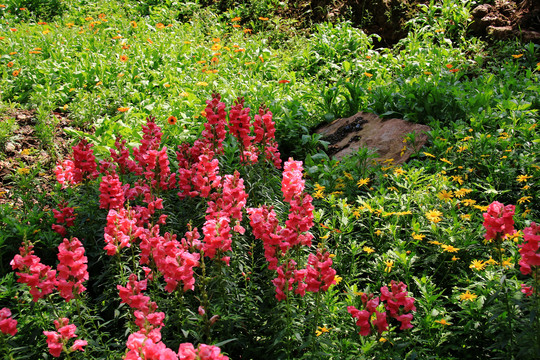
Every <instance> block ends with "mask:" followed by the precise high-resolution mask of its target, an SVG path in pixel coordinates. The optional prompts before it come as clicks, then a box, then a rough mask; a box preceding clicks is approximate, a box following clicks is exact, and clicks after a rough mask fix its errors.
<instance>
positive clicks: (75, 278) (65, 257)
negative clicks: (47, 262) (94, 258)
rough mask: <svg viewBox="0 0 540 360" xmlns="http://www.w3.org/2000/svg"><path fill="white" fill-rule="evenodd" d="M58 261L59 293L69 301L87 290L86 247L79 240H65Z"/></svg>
mask: <svg viewBox="0 0 540 360" xmlns="http://www.w3.org/2000/svg"><path fill="white" fill-rule="evenodd" d="M58 260H59V261H60V263H59V264H58V266H57V270H58V273H57V276H56V279H57V287H58V291H60V296H62V297H63V298H64V299H65V300H66V301H69V300H71V299H73V298H74V297H75V295H76V294H80V293H82V292H83V291H84V290H86V288H85V287H84V285H83V282H85V281H86V280H88V266H87V263H88V259H87V258H86V256H84V247H83V246H82V243H81V242H80V241H79V239H77V238H75V237H74V238H72V239H71V240H68V239H64V240H63V242H62V243H61V244H60V245H59V246H58Z"/></svg>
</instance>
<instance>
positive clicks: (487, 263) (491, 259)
mask: <svg viewBox="0 0 540 360" xmlns="http://www.w3.org/2000/svg"><path fill="white" fill-rule="evenodd" d="M484 264H486V265H497V262H496V261H495V260H493V258H492V257H491V256H490V257H489V260H486V262H485V263H484Z"/></svg>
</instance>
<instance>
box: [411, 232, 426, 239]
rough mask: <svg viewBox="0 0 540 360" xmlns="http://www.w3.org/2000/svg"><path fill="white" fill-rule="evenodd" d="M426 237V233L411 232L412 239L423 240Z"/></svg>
mask: <svg viewBox="0 0 540 360" xmlns="http://www.w3.org/2000/svg"><path fill="white" fill-rule="evenodd" d="M425 237H426V235H422V234H417V233H415V232H413V233H412V238H413V239H414V240H423V239H424V238H425Z"/></svg>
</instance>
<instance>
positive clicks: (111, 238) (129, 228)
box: [104, 208, 144, 256]
mask: <svg viewBox="0 0 540 360" xmlns="http://www.w3.org/2000/svg"><path fill="white" fill-rule="evenodd" d="M143 232H144V228H142V227H139V226H137V220H136V218H135V214H134V211H133V210H126V209H125V208H121V209H119V210H118V211H116V210H113V209H111V210H109V213H108V214H107V226H105V234H104V237H105V242H106V243H107V245H105V247H104V249H105V250H107V255H110V256H113V255H116V254H117V253H118V252H119V251H120V250H121V249H123V248H125V247H130V246H131V244H132V243H134V242H135V240H136V239H137V238H139V237H140V236H141V235H142V234H143Z"/></svg>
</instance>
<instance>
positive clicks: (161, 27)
mask: <svg viewBox="0 0 540 360" xmlns="http://www.w3.org/2000/svg"><path fill="white" fill-rule="evenodd" d="M156 27H157V28H158V29H163V28H164V27H165V25H163V24H162V23H157V24H156Z"/></svg>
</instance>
